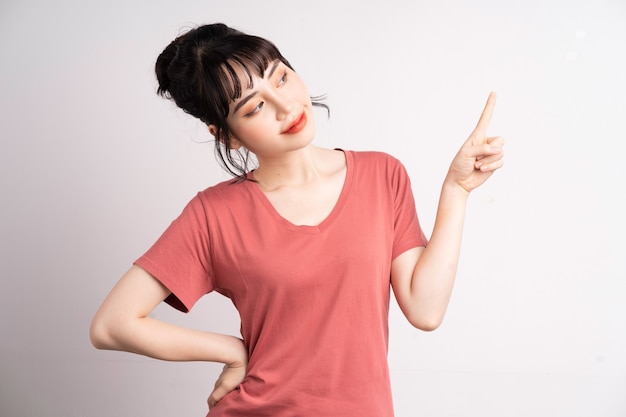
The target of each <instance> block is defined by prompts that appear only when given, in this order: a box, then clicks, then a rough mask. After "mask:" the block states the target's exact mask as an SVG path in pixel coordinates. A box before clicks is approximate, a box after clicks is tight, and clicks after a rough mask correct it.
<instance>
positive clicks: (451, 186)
mask: <svg viewBox="0 0 626 417" xmlns="http://www.w3.org/2000/svg"><path fill="white" fill-rule="evenodd" d="M469 195H470V192H469V191H468V190H466V189H465V188H464V187H463V186H461V185H460V184H459V183H457V182H456V181H453V180H451V179H449V178H446V179H445V180H444V181H443V186H442V187H441V197H447V198H452V199H454V200H461V201H463V202H465V201H467V199H468V197H469Z"/></svg>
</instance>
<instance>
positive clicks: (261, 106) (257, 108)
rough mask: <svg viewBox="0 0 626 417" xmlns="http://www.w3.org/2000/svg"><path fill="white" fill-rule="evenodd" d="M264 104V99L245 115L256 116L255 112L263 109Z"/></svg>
mask: <svg viewBox="0 0 626 417" xmlns="http://www.w3.org/2000/svg"><path fill="white" fill-rule="evenodd" d="M264 104H265V102H263V101H262V102H260V103H259V104H257V106H256V107H255V108H254V109H252V111H251V112H249V113H246V114H245V115H244V117H250V116H254V115H255V114H257V113H258V112H259V111H261V109H262V108H263V105H264Z"/></svg>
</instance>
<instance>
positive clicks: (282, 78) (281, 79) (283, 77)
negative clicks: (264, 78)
mask: <svg viewBox="0 0 626 417" xmlns="http://www.w3.org/2000/svg"><path fill="white" fill-rule="evenodd" d="M286 82H287V70H285V72H284V73H283V76H282V77H280V80H278V86H281V85H283V84H285V83H286Z"/></svg>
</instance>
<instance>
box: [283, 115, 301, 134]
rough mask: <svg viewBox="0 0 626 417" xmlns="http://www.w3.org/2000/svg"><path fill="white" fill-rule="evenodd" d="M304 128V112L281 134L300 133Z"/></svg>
mask: <svg viewBox="0 0 626 417" xmlns="http://www.w3.org/2000/svg"><path fill="white" fill-rule="evenodd" d="M304 126H306V112H302V114H301V115H300V117H298V118H297V119H296V120H295V121H294V122H293V123H292V124H291V125H289V127H288V128H287V129H285V130H284V131H283V134H290V135H291V134H294V133H298V132H300V131H301V130H302V129H304Z"/></svg>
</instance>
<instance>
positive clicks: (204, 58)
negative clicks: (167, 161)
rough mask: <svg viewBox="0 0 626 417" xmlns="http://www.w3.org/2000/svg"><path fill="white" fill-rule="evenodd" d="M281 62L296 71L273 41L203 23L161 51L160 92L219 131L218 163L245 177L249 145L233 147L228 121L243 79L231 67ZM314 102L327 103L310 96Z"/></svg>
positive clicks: (259, 67) (260, 68)
mask: <svg viewBox="0 0 626 417" xmlns="http://www.w3.org/2000/svg"><path fill="white" fill-rule="evenodd" d="M276 60H279V61H281V62H283V63H284V64H285V65H287V66H288V67H289V68H291V69H292V70H293V67H292V66H291V64H289V62H288V61H287V59H285V57H284V56H282V54H281V53H280V51H279V50H278V48H277V47H276V46H275V45H274V44H273V43H272V42H270V41H268V40H266V39H263V38H261V37H258V36H253V35H247V34H245V33H243V32H240V31H238V30H236V29H233V28H231V27H228V26H226V25H225V24H223V23H215V24H210V25H203V26H199V27H197V28H195V29H191V30H189V31H188V32H186V33H183V34H182V35H180V36H178V37H177V38H176V39H174V40H173V41H172V42H171V43H170V44H169V45H168V46H167V47H166V48H165V49H164V50H163V52H162V53H161V54H160V55H159V57H158V58H157V61H156V65H155V72H156V76H157V80H158V82H159V87H158V89H157V94H159V95H160V96H162V97H165V98H168V99H171V100H173V101H174V102H175V103H176V105H177V106H178V107H180V108H181V109H183V110H184V111H185V112H186V113H188V114H190V115H192V116H194V117H197V118H198V119H200V120H201V121H202V122H204V123H205V124H207V125H210V124H212V125H214V126H215V128H216V131H215V132H214V135H215V138H216V139H217V140H216V141H215V152H216V155H217V157H218V161H220V163H221V164H222V166H223V167H224V168H225V169H226V170H227V171H228V172H229V173H230V174H232V175H233V176H235V177H240V178H242V179H243V178H245V176H246V173H247V172H248V171H249V166H248V165H249V160H250V155H249V151H248V150H247V149H243V148H239V149H237V150H234V149H233V148H232V147H231V143H230V130H229V128H228V124H227V123H226V118H227V117H228V113H229V108H230V104H231V102H232V101H233V100H236V99H238V98H239V97H241V93H242V90H243V88H242V80H240V79H239V77H238V76H237V74H236V72H235V68H234V67H233V65H237V66H238V67H240V68H241V69H242V70H243V71H244V72H245V74H246V75H247V76H248V80H243V82H247V84H246V85H245V87H246V88H248V87H251V86H252V79H253V74H255V75H257V76H259V77H263V73H264V72H265V70H266V69H267V67H268V66H269V65H270V64H271V63H272V62H274V61H276ZM312 101H313V104H314V105H316V106H321V107H324V108H326V109H327V110H328V107H327V106H326V105H325V104H323V103H320V102H318V101H316V97H313V98H312Z"/></svg>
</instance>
